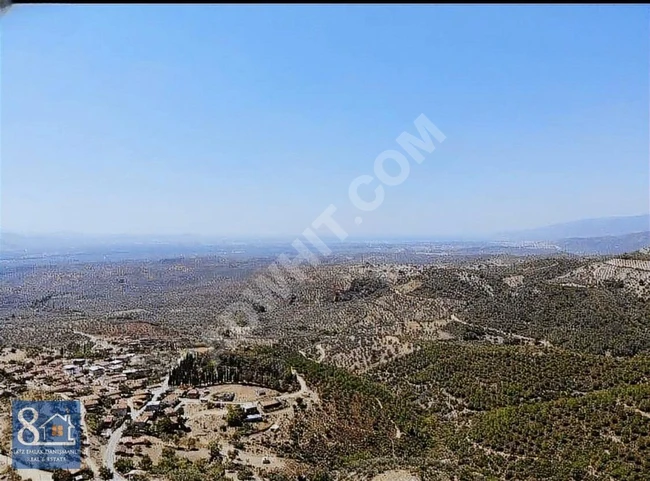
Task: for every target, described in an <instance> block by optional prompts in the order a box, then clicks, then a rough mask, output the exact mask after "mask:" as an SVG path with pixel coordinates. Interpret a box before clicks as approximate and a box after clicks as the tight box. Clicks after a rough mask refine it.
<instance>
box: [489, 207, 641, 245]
mask: <svg viewBox="0 0 650 481" xmlns="http://www.w3.org/2000/svg"><path fill="white" fill-rule="evenodd" d="M639 232H650V215H648V214H645V215H634V216H624V217H600V218H596V219H582V220H576V221H573V222H564V223H561V224H553V225H549V226H546V227H538V228H536V229H528V230H520V231H513V232H504V233H500V234H498V235H497V236H496V238H497V240H508V241H555V240H559V239H575V238H588V237H611V236H625V235H627V234H635V233H639Z"/></svg>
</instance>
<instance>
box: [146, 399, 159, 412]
mask: <svg viewBox="0 0 650 481" xmlns="http://www.w3.org/2000/svg"><path fill="white" fill-rule="evenodd" d="M144 410H145V411H150V412H156V411H159V410H160V401H151V402H150V403H148V404H147V405H146V406H145V408H144Z"/></svg>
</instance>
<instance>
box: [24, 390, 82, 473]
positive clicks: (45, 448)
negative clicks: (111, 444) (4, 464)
mask: <svg viewBox="0 0 650 481" xmlns="http://www.w3.org/2000/svg"><path fill="white" fill-rule="evenodd" d="M11 423H12V436H13V437H12V445H11V459H12V460H13V467H14V469H45V470H55V469H79V468H80V467H81V404H80V402H79V401H16V400H15V401H12V402H11Z"/></svg>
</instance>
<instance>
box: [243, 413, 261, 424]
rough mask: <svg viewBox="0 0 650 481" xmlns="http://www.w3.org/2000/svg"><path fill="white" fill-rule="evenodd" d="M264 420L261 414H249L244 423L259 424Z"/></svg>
mask: <svg viewBox="0 0 650 481" xmlns="http://www.w3.org/2000/svg"><path fill="white" fill-rule="evenodd" d="M262 420H263V418H262V415H261V414H249V415H248V416H246V418H245V419H244V422H247V423H259V422H261V421H262Z"/></svg>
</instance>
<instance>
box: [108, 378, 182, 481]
mask: <svg viewBox="0 0 650 481" xmlns="http://www.w3.org/2000/svg"><path fill="white" fill-rule="evenodd" d="M168 388H169V376H167V377H165V380H164V381H163V383H162V384H161V385H160V386H159V387H157V388H156V389H154V390H153V391H151V393H152V395H153V397H152V398H151V401H149V402H148V403H147V404H145V405H144V406H142V408H141V409H140V410H139V411H136V412H135V417H134V418H133V419H136V418H137V417H138V416H140V415H141V414H142V413H144V411H145V409H146V408H147V406H148V405H149V404H151V403H152V402H156V401H157V400H158V399H159V398H160V396H162V395H163V394H164V393H165V392H166V391H167V389H168ZM124 428H125V425H124V423H123V424H122V425H121V426H120V427H119V428H117V429H116V430H115V431H113V434H111V437H110V438H109V440H108V444H107V445H106V451H105V453H104V465H105V466H106V467H107V468H108V469H110V470H111V471H113V480H115V481H126V478H124V477H123V476H122V475H120V474H119V473H118V472H117V471H116V470H115V451H116V450H117V446H118V445H119V444H120V440H121V439H122V435H123V434H124Z"/></svg>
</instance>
